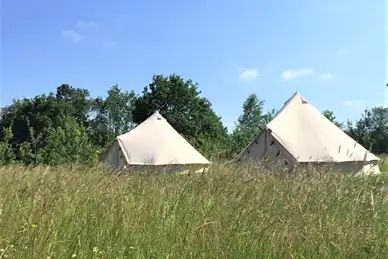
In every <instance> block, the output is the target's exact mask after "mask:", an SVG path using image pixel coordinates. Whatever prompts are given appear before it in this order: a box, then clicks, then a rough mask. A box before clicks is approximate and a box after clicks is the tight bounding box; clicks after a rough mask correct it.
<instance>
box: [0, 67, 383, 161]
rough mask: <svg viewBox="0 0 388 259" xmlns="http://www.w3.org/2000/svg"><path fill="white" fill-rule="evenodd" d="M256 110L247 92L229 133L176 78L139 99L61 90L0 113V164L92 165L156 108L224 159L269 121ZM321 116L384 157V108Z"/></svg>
mask: <svg viewBox="0 0 388 259" xmlns="http://www.w3.org/2000/svg"><path fill="white" fill-rule="evenodd" d="M225 105H227V104H225ZM263 105H264V100H260V99H259V97H258V96H257V95H255V94H250V95H249V96H248V97H247V99H246V100H245V101H244V103H243V104H242V111H241V115H240V116H239V117H238V118H237V120H236V123H235V128H234V130H233V131H232V132H231V133H230V134H229V133H228V131H227V129H226V127H225V126H224V125H223V123H222V119H221V117H220V116H218V115H217V114H216V112H215V111H213V109H212V104H211V102H210V101H209V100H208V99H207V98H205V97H203V96H201V91H200V90H199V86H198V84H197V83H195V82H194V81H192V80H191V79H184V78H183V77H181V76H179V75H176V74H171V75H169V76H164V75H154V76H153V77H152V80H151V82H150V83H149V84H148V85H147V86H145V87H144V89H143V91H142V93H140V94H136V93H135V92H134V91H133V90H123V89H121V88H120V87H119V86H118V85H113V86H112V87H110V88H109V89H108V91H107V95H106V96H105V97H100V96H99V97H95V98H94V97H91V96H90V93H89V91H88V90H87V89H82V88H76V87H73V86H71V85H69V84H62V85H60V86H59V87H57V88H56V89H55V91H53V92H51V93H48V94H41V95H37V96H35V97H32V98H23V99H18V100H14V101H13V103H12V104H10V105H8V106H5V107H3V108H1V109H0V129H1V130H0V165H3V164H9V163H13V162H18V163H26V164H37V163H45V164H53V165H57V164H66V163H69V162H75V161H77V162H80V163H85V164H91V163H94V162H96V161H97V160H98V159H97V158H98V155H99V154H100V153H101V152H102V151H104V150H105V149H106V148H107V147H108V145H110V144H111V142H112V141H113V140H114V138H115V137H116V136H117V135H120V134H123V133H125V132H127V131H129V130H131V129H133V128H134V127H136V125H138V124H139V123H141V122H143V121H144V120H145V119H147V118H148V117H149V116H150V115H151V114H152V113H153V112H155V110H158V111H159V112H160V113H161V114H162V115H163V116H164V117H165V118H166V119H167V121H168V122H169V123H170V124H171V125H172V126H173V127H174V128H175V129H176V130H177V131H178V132H179V133H180V134H181V135H182V136H183V137H185V138H186V139H187V140H188V141H189V142H190V143H191V144H192V145H193V146H195V147H196V148H197V149H198V150H199V151H200V152H201V153H203V154H204V155H205V156H207V157H209V158H211V157H213V158H214V157H218V158H231V157H232V156H234V155H235V154H237V153H239V152H241V150H242V149H243V148H244V147H245V146H246V145H247V144H249V142H250V141H251V140H252V138H253V137H254V135H255V134H258V133H259V132H260V131H261V130H262V129H263V128H264V127H265V125H266V124H267V123H268V122H269V121H270V120H271V119H272V118H273V117H274V116H275V114H276V110H274V109H272V110H268V111H264V108H263ZM323 115H324V116H326V118H328V119H329V120H331V121H332V122H333V123H334V124H336V125H337V126H339V127H341V128H342V129H343V130H344V131H345V132H346V133H347V134H349V135H350V136H351V137H352V138H354V139H355V140H356V141H358V142H359V143H360V144H361V145H363V146H364V147H365V148H367V149H369V148H370V147H371V148H372V152H374V153H376V154H381V153H387V152H388V108H383V107H374V108H371V109H368V110H365V112H364V113H363V114H362V116H361V118H360V119H359V120H356V121H355V122H348V123H347V124H346V125H345V124H344V123H341V122H339V121H337V119H336V117H335V115H334V112H333V111H329V110H325V111H323Z"/></svg>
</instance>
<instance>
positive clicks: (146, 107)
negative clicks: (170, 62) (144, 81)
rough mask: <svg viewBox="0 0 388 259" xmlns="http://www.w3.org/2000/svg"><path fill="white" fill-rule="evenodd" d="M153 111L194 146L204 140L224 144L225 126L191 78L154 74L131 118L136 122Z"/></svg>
mask: <svg viewBox="0 0 388 259" xmlns="http://www.w3.org/2000/svg"><path fill="white" fill-rule="evenodd" d="M156 110H158V111H159V112H160V114H161V115H162V116H163V117H165V118H166V119H167V121H168V122H169V123H170V124H171V126H172V127H174V128H175V130H176V131H178V132H179V133H180V134H182V135H183V136H184V137H185V138H186V139H187V140H188V141H189V142H190V143H191V144H193V145H194V146H195V147H197V148H200V147H201V145H202V144H203V142H204V141H206V142H209V141H211V142H212V143H214V144H216V143H217V144H219V143H222V144H223V145H224V144H227V142H226V140H227V137H228V135H227V129H226V127H224V126H223V124H222V121H221V118H220V117H218V116H217V115H216V114H215V112H214V111H213V110H212V107H211V103H210V101H209V100H207V99H206V98H203V97H201V96H200V91H199V90H198V84H196V83H194V82H193V81H192V80H184V79H183V78H182V77H180V76H178V75H176V74H172V75H170V76H168V77H164V76H163V75H154V76H153V78H152V82H151V83H150V84H149V85H148V86H146V87H144V90H143V93H142V95H141V96H139V97H138V98H137V100H136V102H135V108H134V110H133V113H132V114H133V120H134V122H135V123H138V124H139V123H141V122H143V121H144V120H145V119H147V118H148V117H149V116H150V115H151V114H152V113H154V112H155V111H156ZM207 144H209V143H207ZM207 146H209V145H207Z"/></svg>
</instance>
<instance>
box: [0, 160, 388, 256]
mask: <svg viewBox="0 0 388 259" xmlns="http://www.w3.org/2000/svg"><path fill="white" fill-rule="evenodd" d="M382 166H383V167H386V164H385V163H384V164H382ZM387 182H388V176H386V175H385V174H382V175H380V176H373V177H359V178H356V177H350V176H344V175H341V174H331V173H330V174H329V173H328V174H325V176H323V177H322V176H321V177H318V176H316V175H315V176H314V175H307V174H302V173H301V174H298V175H293V176H289V175H280V174H271V175H264V174H260V175H257V174H253V172H249V171H248V170H240V171H231V170H230V169H226V168H224V167H222V166H214V168H212V169H211V171H210V172H209V173H208V174H196V175H167V174H159V175H147V176H145V175H110V174H109V173H108V172H106V171H104V170H102V169H101V168H75V167H73V168H70V167H69V168H48V167H47V168H45V167H38V168H25V167H17V166H15V167H8V168H4V169H0V206H1V207H0V229H1V233H0V249H1V250H0V258H6V257H7V258H39V259H42V258H388V230H387V226H388V189H387V188H386V185H387Z"/></svg>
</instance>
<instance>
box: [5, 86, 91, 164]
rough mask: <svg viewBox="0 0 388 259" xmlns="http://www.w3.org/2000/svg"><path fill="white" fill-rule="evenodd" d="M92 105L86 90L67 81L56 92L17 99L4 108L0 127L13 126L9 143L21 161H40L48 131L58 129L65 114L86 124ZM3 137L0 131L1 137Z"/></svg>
mask: <svg viewBox="0 0 388 259" xmlns="http://www.w3.org/2000/svg"><path fill="white" fill-rule="evenodd" d="M91 104H92V100H91V99H90V98H89V92H88V91H87V90H85V89H79V88H73V87H71V86H69V85H66V84H64V85H61V86H59V87H58V88H57V91H56V94H54V93H50V94H49V95H45V94H42V95H38V96H35V97H34V98H31V99H27V98H24V99H22V100H15V101H14V102H13V103H12V104H11V105H9V106H7V107H5V108H3V109H2V113H1V121H0V128H8V127H11V130H12V139H11V140H10V142H11V143H12V148H13V150H14V152H15V154H16V155H17V156H16V158H17V160H18V161H23V162H27V163H30V162H32V161H35V162H37V163H38V162H39V161H40V159H38V156H39V154H40V151H41V150H42V149H43V148H44V147H45V146H46V145H47V140H48V136H49V133H50V132H49V130H50V129H56V128H57V127H58V125H60V124H61V123H62V122H61V120H62V118H63V117H66V116H69V117H73V118H75V120H76V121H77V123H79V124H81V125H83V126H85V127H86V126H87V125H88V117H89V115H90V108H91ZM31 130H33V134H32V131H31ZM3 137H4V134H3V133H1V132H0V139H2V138H3ZM35 138H38V139H39V141H35V140H36V139H35Z"/></svg>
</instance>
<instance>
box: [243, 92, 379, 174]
mask: <svg viewBox="0 0 388 259" xmlns="http://www.w3.org/2000/svg"><path fill="white" fill-rule="evenodd" d="M239 161H241V162H243V163H247V162H254V161H256V162H258V161H267V162H270V163H272V165H276V166H281V167H287V168H292V167H293V166H294V165H296V164H298V165H301V166H305V165H309V166H314V165H315V166H333V167H336V168H338V167H339V168H340V169H341V170H344V171H351V172H354V173H358V174H376V173H380V170H379V166H378V161H379V158H378V157H376V156H375V155H373V154H372V153H370V152H369V151H368V150H366V149H365V148H364V147H363V146H361V145H360V144H358V143H357V142H356V141H355V140H353V139H352V138H351V137H350V136H348V135H347V134H346V133H345V132H344V131H343V130H341V129H340V128H338V127H337V126H336V125H335V124H334V123H332V122H331V121H330V120H328V119H327V118H326V117H325V116H324V115H323V114H322V113H321V112H320V111H319V110H317V109H316V108H315V107H314V106H313V105H311V104H310V103H309V102H307V101H306V100H305V99H304V98H303V97H302V96H301V95H300V94H299V92H296V93H295V94H294V95H293V96H292V97H291V98H290V99H289V100H288V101H287V102H286V103H285V104H284V106H283V107H282V109H281V110H280V111H279V112H278V113H277V114H276V116H275V118H274V119H273V120H272V121H270V122H269V123H268V124H267V125H266V126H265V129H263V130H262V131H261V132H260V133H259V134H258V136H256V137H255V138H254V139H253V140H252V141H251V143H250V144H249V145H248V146H247V147H246V148H245V150H244V151H243V152H242V153H241V154H240V156H239Z"/></svg>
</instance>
